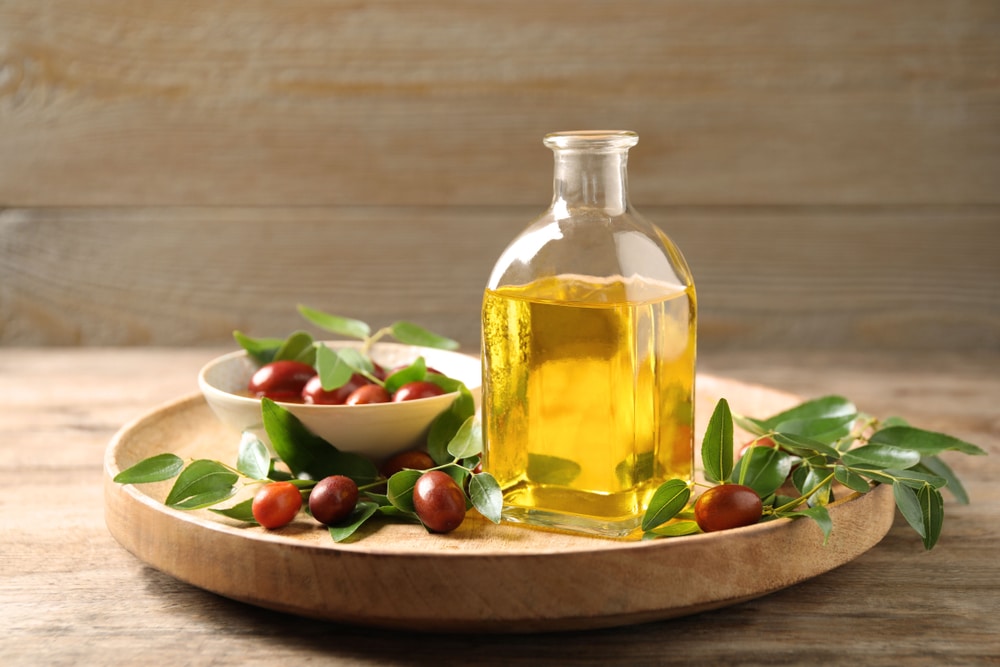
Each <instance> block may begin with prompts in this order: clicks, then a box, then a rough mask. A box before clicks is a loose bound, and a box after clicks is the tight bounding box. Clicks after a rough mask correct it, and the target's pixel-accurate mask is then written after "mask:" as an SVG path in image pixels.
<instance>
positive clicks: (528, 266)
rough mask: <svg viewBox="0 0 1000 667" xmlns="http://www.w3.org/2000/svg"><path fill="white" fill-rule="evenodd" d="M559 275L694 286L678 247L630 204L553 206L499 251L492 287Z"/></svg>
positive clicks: (678, 286) (673, 285)
mask: <svg viewBox="0 0 1000 667" xmlns="http://www.w3.org/2000/svg"><path fill="white" fill-rule="evenodd" d="M559 275H576V276H590V277H593V278H596V279H605V278H611V277H622V278H625V279H632V278H638V279H642V280H646V281H651V282H654V283H661V284H663V285H665V286H669V287H670V288H673V289H686V288H690V287H693V285H694V281H693V278H692V275H691V271H690V268H689V267H688V264H687V262H686V260H685V259H684V255H683V253H682V252H681V250H680V248H678V246H677V245H676V244H675V243H674V242H673V241H672V240H671V239H670V237H669V236H668V235H667V234H666V233H665V232H664V231H663V230H662V229H661V228H660V227H659V226H657V225H656V224H655V223H653V222H652V221H650V220H648V219H647V218H645V217H644V216H642V215H640V214H638V213H636V212H635V211H633V210H631V209H628V210H626V211H625V212H624V213H623V214H620V215H614V216H611V215H608V214H607V213H605V212H604V211H601V210H599V209H595V210H580V209H577V210H574V211H572V215H563V216H560V215H559V214H558V213H557V212H553V211H552V210H551V209H550V210H549V211H546V212H545V213H544V214H543V215H541V216H539V217H538V218H536V219H535V220H534V221H533V222H531V224H529V225H528V226H527V227H526V228H525V229H524V230H523V231H522V232H521V233H520V234H518V236H516V237H515V238H514V239H513V240H512V241H511V242H510V244H508V246H507V248H506V249H505V250H504V252H503V253H502V254H501V255H500V258H499V259H498V260H497V263H496V265H495V266H494V269H493V272H492V274H491V276H490V280H489V284H488V287H489V288H490V289H497V288H499V287H503V286H506V285H524V284H528V283H531V282H534V281H537V280H541V279H545V278H551V277H554V276H559Z"/></svg>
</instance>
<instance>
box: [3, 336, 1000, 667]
mask: <svg viewBox="0 0 1000 667" xmlns="http://www.w3.org/2000/svg"><path fill="white" fill-rule="evenodd" d="M218 352H219V351H218V350H215V349H209V348H185V349H144V348H127V349H85V348H48V349H31V348H0V406H2V407H0V434H2V436H3V437H2V438H0V451H2V452H3V456H4V460H5V462H6V465H5V466H4V468H3V470H2V472H0V476H2V480H3V483H2V485H0V509H2V520H0V521H2V523H0V525H2V526H3V533H2V539H0V564H2V567H0V627H3V628H5V631H4V632H3V634H2V635H0V664H3V665H118V664H121V665H133V664H141V663H145V664H158V665H175V664H184V665H208V664H211V665H230V664H232V665H269V666H270V665H274V664H312V663H322V664H332V665H389V664H393V665H396V664H423V663H425V662H433V663H434V664H453V663H454V664H466V663H474V664H479V665H507V664H511V663H514V662H522V663H532V664H558V665H607V664H628V665H645V664H690V665H704V664H760V665H775V664H865V665H894V666H896V665H909V664H927V665H959V664H997V663H998V662H1000V560H998V558H997V553H998V551H1000V491H998V490H997V484H996V483H997V479H998V478H1000V408H998V406H1000V354H997V353H995V352H987V353H977V354H965V355H960V354H953V353H923V352H920V353H898V354H894V355H885V354H878V355H874V354H865V353H832V352H802V353H799V352H795V351H789V352H782V353H777V352H768V353H751V352H744V353H739V354H737V353H734V352H725V353H717V354H713V353H711V352H704V353H703V354H702V356H701V359H700V361H699V363H700V369H701V370H703V371H705V372H710V373H713V374H716V375H721V376H724V377H731V378H734V379H739V380H742V381H749V382H757V383H760V384H764V385H766V386H771V387H775V388H778V389H783V390H786V391H791V392H795V393H797V394H799V395H802V396H804V397H809V396H817V395H821V394H827V393H840V394H843V395H845V396H847V397H849V398H851V399H853V400H854V401H855V402H856V403H857V404H858V405H859V407H861V409H863V410H865V411H867V412H870V413H872V414H876V415H879V416H889V415H891V414H896V415H900V416H903V417H906V418H907V419H909V420H910V421H911V422H912V423H913V424H915V425H917V426H921V427H923V428H929V429H934V430H939V431H944V432H946V433H950V434H952V435H956V436H958V437H961V438H964V439H966V440H969V441H971V442H974V443H976V444H978V445H980V446H981V447H983V448H984V449H986V450H987V451H988V452H989V454H990V455H989V456H987V457H985V458H982V457H976V458H972V457H965V456H961V455H954V456H947V455H946V456H945V458H946V460H947V461H948V462H949V463H950V464H951V465H952V466H953V468H955V470H956V471H957V472H958V473H959V475H960V476H961V478H962V479H963V481H964V482H965V484H966V487H967V489H968V491H969V493H970V496H971V497H972V504H970V505H968V506H963V505H958V504H957V503H955V502H954V501H953V500H951V499H950V497H947V496H946V506H945V516H946V520H945V525H944V531H943V534H942V536H941V539H940V541H939V543H938V545H937V546H936V547H935V548H934V550H933V551H931V552H925V551H924V550H923V547H922V545H921V543H920V539H919V538H918V537H917V536H916V534H915V533H913V531H912V530H911V529H910V528H909V527H908V526H907V525H906V524H905V522H903V521H902V519H900V518H898V517H897V520H896V523H895V525H894V527H893V528H892V530H891V531H890V532H889V534H888V536H887V537H886V538H885V539H884V540H883V541H882V542H881V543H879V544H878V545H877V546H876V547H875V548H873V549H872V550H871V551H869V552H867V553H865V554H864V555H862V556H861V557H860V558H858V559H857V560H855V561H852V562H850V563H848V564H846V565H844V566H842V567H841V568H838V569H837V570H834V571H832V572H829V573H827V574H825V575H821V576H819V577H817V578H815V579H811V580H809V581H806V582H804V583H802V584H799V585H797V586H794V587H792V588H789V589H785V590H782V591H779V592H777V593H773V594H771V595H768V596H766V597H763V598H759V599H757V600H753V601H750V602H745V603H742V604H739V605H735V606H732V607H728V608H725V609H722V610H717V611H713V612H707V613H703V614H700V615H697V616H691V617H687V618H682V619H675V620H671V621H664V622H658V623H650V624H645V625H637V626H629V627H623V628H617V629H611V630H602V631H596V632H579V633H563V634H552V635H544V634H539V635H517V636H513V637H512V636H504V635H488V636H467V635H442V636H426V635H417V634H408V633H401V632H389V631H381V630H375V629H359V628H353V627H346V626H339V625H333V624H329V623H323V622H319V621H311V620H304V619H300V618H296V617H292V616H286V615H283V614H280V613H276V612H272V611H266V610H262V609H258V608H255V607H251V606H247V605H244V604H241V603H237V602H233V601H230V600H227V599H223V598H220V597H217V596H215V595H213V594H210V593H207V592H205V591H203V590H201V589H198V588H194V587H192V586H189V585H187V584H184V583H182V582H180V581H177V580H174V579H173V578H171V577H169V576H167V575H164V574H162V573H160V572H158V571H156V570H154V569H152V568H150V567H148V566H146V565H145V564H143V563H142V562H140V561H139V560H137V559H136V558H135V557H133V556H132V555H131V554H130V553H128V552H127V551H125V550H124V549H123V548H122V547H121V546H119V545H118V543H117V542H116V541H115V540H114V539H113V538H112V537H111V535H110V534H109V533H108V531H107V529H106V527H105V524H104V513H103V494H102V458H103V454H104V451H105V449H106V447H107V445H108V442H109V440H110V438H111V437H112V435H113V434H114V433H115V432H116V431H117V430H118V429H119V428H120V427H121V426H122V425H123V424H125V423H127V422H128V421H130V420H132V419H134V418H136V417H138V416H140V415H142V414H144V413H146V412H148V411H150V410H152V409H154V408H156V407H157V406H159V405H160V404H162V403H164V402H166V401H168V400H171V399H174V398H176V397H178V396H182V395H187V394H190V393H193V392H195V391H196V384H195V374H196V372H197V370H198V368H199V367H200V366H201V365H202V364H203V363H204V362H205V361H207V360H208V359H210V358H211V357H212V356H214V355H215V354H217V353H218Z"/></svg>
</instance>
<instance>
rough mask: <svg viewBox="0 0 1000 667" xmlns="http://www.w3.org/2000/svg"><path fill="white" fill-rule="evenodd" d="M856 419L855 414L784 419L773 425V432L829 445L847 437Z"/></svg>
mask: <svg viewBox="0 0 1000 667" xmlns="http://www.w3.org/2000/svg"><path fill="white" fill-rule="evenodd" d="M856 419H857V413H853V412H852V413H847V414H843V415H837V416H834V417H822V418H819V419H786V420H784V421H781V422H779V423H777V424H775V426H774V430H775V431H779V432H781V433H785V434H787V435H798V436H803V437H805V438H809V439H811V440H817V441H819V442H822V443H824V444H828V445H829V444H831V443H833V442H836V441H837V440H839V439H840V438H843V437H844V436H846V435H848V434H849V433H850V432H851V426H852V425H853V424H854V422H855V420H856Z"/></svg>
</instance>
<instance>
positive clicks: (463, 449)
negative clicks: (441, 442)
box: [448, 417, 483, 459]
mask: <svg viewBox="0 0 1000 667" xmlns="http://www.w3.org/2000/svg"><path fill="white" fill-rule="evenodd" d="M482 451H483V430H482V426H481V425H480V423H479V420H478V419H476V418H475V417H469V418H468V419H466V420H465V423H464V424H462V427H461V428H459V429H458V433H456V434H455V437H454V438H452V439H451V442H449V443H448V453H449V454H451V455H452V456H453V457H454V458H456V459H464V458H468V457H470V456H475V455H476V454H479V453H480V452H482Z"/></svg>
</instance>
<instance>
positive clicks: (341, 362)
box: [233, 304, 459, 393]
mask: <svg viewBox="0 0 1000 667" xmlns="http://www.w3.org/2000/svg"><path fill="white" fill-rule="evenodd" d="M298 311H299V314H300V315H302V317H303V318H305V319H306V321H308V322H310V323H311V324H313V325H315V326H316V327H318V328H320V329H322V330H323V331H326V332H329V333H333V334H336V335H338V336H344V337H346V338H354V339H358V340H360V341H362V345H361V349H360V350H359V349H354V348H345V349H341V350H332V349H330V348H329V347H327V346H326V345H325V344H324V343H322V342H321V341H317V340H315V339H314V338H313V336H312V334H310V333H309V332H307V331H295V332H293V333H292V334H291V335H289V336H288V337H287V338H253V337H251V336H248V335H246V334H244V333H243V332H241V331H234V332H233V338H234V339H235V340H236V342H237V343H238V344H239V346H240V347H242V348H243V349H244V350H246V352H247V354H248V355H250V357H251V358H252V359H253V360H254V361H256V362H257V363H258V364H261V365H263V364H267V363H270V362H272V361H285V360H290V361H301V362H302V363H305V364H309V365H310V366H314V367H315V368H316V371H317V372H318V373H319V376H320V382H322V384H323V389H325V390H326V391H332V390H334V389H336V388H338V387H341V386H343V385H344V384H346V383H347V382H348V381H349V380H350V379H351V376H352V375H353V374H355V373H358V374H360V375H363V376H364V377H366V378H368V380H369V381H371V382H373V383H375V384H379V385H383V386H385V387H386V390H387V391H389V393H392V392H393V391H394V390H395V389H396V388H398V387H400V386H401V385H403V384H405V383H406V382H409V381H411V380H410V379H408V378H409V377H410V376H413V375H417V374H420V375H422V373H423V369H422V368H421V369H418V370H410V369H402V370H400V371H398V372H397V373H395V374H393V375H392V376H390V377H388V378H386V379H385V380H384V381H383V380H382V379H380V378H379V377H377V376H376V375H375V372H374V371H375V368H374V365H373V364H372V361H371V358H370V357H369V354H370V352H371V348H372V346H373V345H374V344H375V343H376V342H378V341H379V340H381V339H382V338H385V337H387V336H391V337H393V338H395V339H396V340H397V341H399V342H400V343H405V344H407V345H417V346H420V347H430V348H436V349H442V350H456V349H458V347H459V344H458V342H457V341H455V340H452V339H451V338H447V337H445V336H440V335H438V334H436V333H433V332H431V331H428V330H427V329H425V328H423V327H421V326H419V325H417V324H414V323H413V322H406V321H398V322H394V323H392V324H390V325H389V326H387V327H383V328H381V329H378V330H377V331H375V332H372V328H371V326H370V325H369V324H368V323H367V322H363V321H361V320H356V319H352V318H349V317H343V316H341V315H332V314H330V313H325V312H323V311H320V310H316V309H315V308H310V307H308V306H304V305H301V304H300V305H299V306H298ZM420 363H421V364H423V359H422V358H421V360H420ZM417 379H423V378H422V377H421V378H417ZM426 379H428V380H429V381H431V382H444V381H445V380H441V379H440V377H439V376H436V375H431V376H428V377H427V378H426ZM444 388H445V389H447V387H444Z"/></svg>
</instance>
